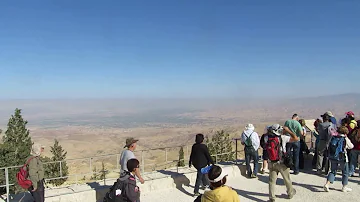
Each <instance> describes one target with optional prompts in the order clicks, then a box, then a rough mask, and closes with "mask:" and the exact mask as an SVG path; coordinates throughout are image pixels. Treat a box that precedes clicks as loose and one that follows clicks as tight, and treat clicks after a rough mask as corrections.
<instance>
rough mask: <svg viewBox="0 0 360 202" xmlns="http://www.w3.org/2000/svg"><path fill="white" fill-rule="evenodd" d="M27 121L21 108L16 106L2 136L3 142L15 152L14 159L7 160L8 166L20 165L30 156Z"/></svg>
mask: <svg viewBox="0 0 360 202" xmlns="http://www.w3.org/2000/svg"><path fill="white" fill-rule="evenodd" d="M27 123H28V122H27V121H26V120H24V119H23V117H22V115H21V109H18V108H16V109H15V114H14V115H11V118H10V119H9V122H8V125H7V126H8V128H7V130H6V131H5V136H4V137H3V142H4V144H5V145H7V146H9V147H10V148H13V150H14V152H15V153H14V155H15V159H12V161H11V162H8V163H9V164H8V166H12V165H22V164H24V163H25V160H26V159H27V158H28V157H29V156H30V150H31V146H32V141H31V137H30V131H29V130H28V129H27V128H26V124H27Z"/></svg>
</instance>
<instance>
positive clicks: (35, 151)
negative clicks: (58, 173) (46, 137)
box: [27, 144, 45, 202]
mask: <svg viewBox="0 0 360 202" xmlns="http://www.w3.org/2000/svg"><path fill="white" fill-rule="evenodd" d="M43 152H44V147H43V146H41V145H38V144H33V145H32V147H31V153H30V155H31V156H30V157H29V158H28V159H27V162H28V173H29V179H30V181H31V183H32V186H31V187H30V188H29V191H30V193H31V195H32V196H33V198H34V202H44V201H45V187H44V166H43V163H42V162H41V159H40V156H41V154H42V153H43Z"/></svg>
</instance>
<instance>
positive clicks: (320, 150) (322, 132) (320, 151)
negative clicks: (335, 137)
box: [316, 113, 335, 175]
mask: <svg viewBox="0 0 360 202" xmlns="http://www.w3.org/2000/svg"><path fill="white" fill-rule="evenodd" d="M321 117H322V119H323V122H322V123H319V124H318V127H317V131H318V133H319V138H318V139H319V143H318V147H317V163H316V170H317V174H319V175H321V174H322V171H323V167H324V166H323V165H324V161H325V168H328V167H329V165H327V164H328V159H327V158H325V159H324V157H326V156H327V154H326V151H327V146H328V144H329V141H330V139H329V137H330V134H329V128H330V127H332V128H334V129H335V126H334V124H333V123H331V121H330V116H329V115H328V114H327V113H325V114H323V115H321ZM327 171H328V170H327V169H326V172H327ZM326 174H327V173H326Z"/></svg>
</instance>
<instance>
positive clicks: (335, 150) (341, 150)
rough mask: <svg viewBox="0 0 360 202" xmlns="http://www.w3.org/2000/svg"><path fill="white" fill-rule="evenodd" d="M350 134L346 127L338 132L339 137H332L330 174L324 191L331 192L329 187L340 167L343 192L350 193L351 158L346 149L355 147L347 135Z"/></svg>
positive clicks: (342, 127)
mask: <svg viewBox="0 0 360 202" xmlns="http://www.w3.org/2000/svg"><path fill="white" fill-rule="evenodd" d="M348 133H349V130H348V129H347V128H346V127H345V126H341V127H340V128H339V130H338V135H337V136H332V137H331V139H330V144H329V159H330V164H331V165H330V169H331V171H330V173H329V175H328V177H327V181H326V184H325V185H324V190H325V191H326V192H329V191H330V189H329V185H330V184H333V183H334V181H335V176H336V172H337V170H338V167H339V166H340V169H341V170H342V185H343V188H342V191H343V192H350V191H352V189H351V188H349V187H347V185H348V179H349V164H348V162H349V158H348V155H347V152H346V149H352V148H353V147H354V145H353V144H352V143H351V141H350V140H349V138H348V137H347V136H346V134H348Z"/></svg>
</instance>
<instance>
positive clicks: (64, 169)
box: [44, 139, 69, 186]
mask: <svg viewBox="0 0 360 202" xmlns="http://www.w3.org/2000/svg"><path fill="white" fill-rule="evenodd" d="M50 152H51V153H52V155H53V156H52V157H51V159H48V158H47V159H46V157H45V159H44V160H45V161H47V162H49V161H53V162H55V161H61V163H60V162H56V163H48V164H46V165H45V173H46V172H47V173H46V174H47V175H48V177H50V178H57V177H66V176H67V175H68V174H69V168H68V166H67V164H66V161H65V160H66V155H67V152H66V151H65V150H64V149H63V148H62V146H61V145H60V144H59V141H58V140H57V139H55V140H54V146H52V147H51V149H50ZM60 165H61V169H60ZM66 180H67V178H61V179H56V180H51V181H50V183H51V184H53V185H55V186H59V185H62V184H64V182H65V181H66Z"/></svg>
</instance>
